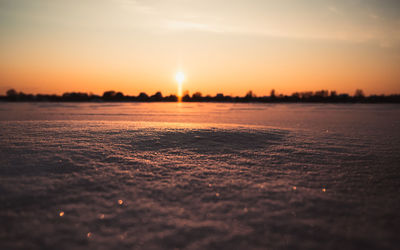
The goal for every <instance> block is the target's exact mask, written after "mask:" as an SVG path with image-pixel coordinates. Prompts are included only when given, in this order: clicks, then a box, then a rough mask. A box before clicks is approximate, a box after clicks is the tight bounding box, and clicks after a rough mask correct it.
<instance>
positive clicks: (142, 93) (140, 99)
mask: <svg viewBox="0 0 400 250" xmlns="http://www.w3.org/2000/svg"><path fill="white" fill-rule="evenodd" d="M137 99H138V100H139V101H141V102H143V101H147V100H149V96H148V95H147V94H146V93H144V92H141V93H140V94H139V96H138V98H137Z"/></svg>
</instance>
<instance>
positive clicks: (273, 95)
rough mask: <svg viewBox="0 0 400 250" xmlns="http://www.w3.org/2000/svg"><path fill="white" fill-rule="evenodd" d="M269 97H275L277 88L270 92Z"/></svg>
mask: <svg viewBox="0 0 400 250" xmlns="http://www.w3.org/2000/svg"><path fill="white" fill-rule="evenodd" d="M269 97H271V98H275V89H271V93H270V95H269Z"/></svg>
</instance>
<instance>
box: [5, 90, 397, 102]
mask: <svg viewBox="0 0 400 250" xmlns="http://www.w3.org/2000/svg"><path fill="white" fill-rule="evenodd" d="M178 100H179V99H178V97H177V96H176V95H168V96H163V95H162V94H161V92H156V93H155V94H154V95H147V94H146V93H144V92H142V93H140V94H139V95H138V96H129V95H124V94H123V93H121V92H116V91H106V92H104V93H103V95H102V96H100V95H95V94H88V93H81V92H68V93H64V94H63V95H46V94H37V95H33V94H25V93H23V92H17V91H15V90H14V89H10V90H8V91H7V92H6V95H5V96H3V95H0V101H9V102H177V101H178ZM182 101H183V102H259V103H279V102H287V103H291V102H292V103H296V102H306V103H400V94H393V95H370V96H365V95H364V92H363V91H362V90H361V89H357V90H356V91H355V93H354V95H349V94H343V93H341V94H338V93H337V92H336V91H328V90H320V91H315V92H313V91H308V92H295V93H293V94H292V95H283V94H279V95H277V94H276V93H275V90H271V93H270V95H269V96H256V95H255V94H254V93H253V92H252V91H249V92H247V94H246V95H245V96H242V97H241V96H235V97H233V96H229V95H224V94H222V93H220V94H217V95H215V96H210V95H206V96H203V95H202V94H201V93H200V92H195V93H194V94H192V95H189V92H186V93H185V94H184V96H183V97H182Z"/></svg>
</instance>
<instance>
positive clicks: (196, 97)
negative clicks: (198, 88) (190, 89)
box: [192, 92, 202, 101]
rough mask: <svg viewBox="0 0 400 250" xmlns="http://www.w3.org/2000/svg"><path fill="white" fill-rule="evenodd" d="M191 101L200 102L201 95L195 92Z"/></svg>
mask: <svg viewBox="0 0 400 250" xmlns="http://www.w3.org/2000/svg"><path fill="white" fill-rule="evenodd" d="M192 99H193V100H194V101H200V100H201V99H202V94H201V93H200V92H196V93H194V94H193V95H192Z"/></svg>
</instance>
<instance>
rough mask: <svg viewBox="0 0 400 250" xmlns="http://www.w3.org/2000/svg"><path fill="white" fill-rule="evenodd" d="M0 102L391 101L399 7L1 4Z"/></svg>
mask: <svg viewBox="0 0 400 250" xmlns="http://www.w3.org/2000/svg"><path fill="white" fill-rule="evenodd" d="M0 58H1V60H0V93H4V92H5V91H6V90H7V89H9V88H15V89H16V90H18V91H23V92H26V93H56V94H61V93H63V92H67V91H82V92H92V93H96V94H101V93H103V91H105V90H117V91H122V92H124V93H125V94H132V95H136V94H138V93H139V92H140V91H144V92H147V93H148V94H152V93H154V92H155V91H161V92H162V93H163V94H174V93H176V91H177V83H176V82H175V74H176V72H178V71H179V70H181V71H182V72H184V74H185V75H186V80H185V82H184V87H183V88H184V90H189V91H190V92H191V93H193V92H195V91H201V92H202V93H203V94H212V95H214V94H216V93H217V92H223V93H225V94H231V95H244V94H245V93H246V92H247V91H248V90H253V92H255V93H256V94H258V95H266V94H269V92H270V90H271V89H272V88H274V89H276V91H277V92H278V93H285V94H291V93H292V92H294V91H308V90H320V89H327V90H337V91H338V92H347V93H350V94H353V93H354V91H355V89H356V88H361V89H363V90H364V91H365V92H366V93H367V94H382V93H384V94H389V93H400V1H397V0H365V1H361V0H338V1H332V0H326V1H323V0H293V1H288V0H279V1H273V0H270V1H268V0H253V1H250V0H243V1H238V0H230V1H222V0H202V1H191V0H147V1H140V0H136V1H135V0H68V1H61V0H8V1H5V0H0Z"/></svg>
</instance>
